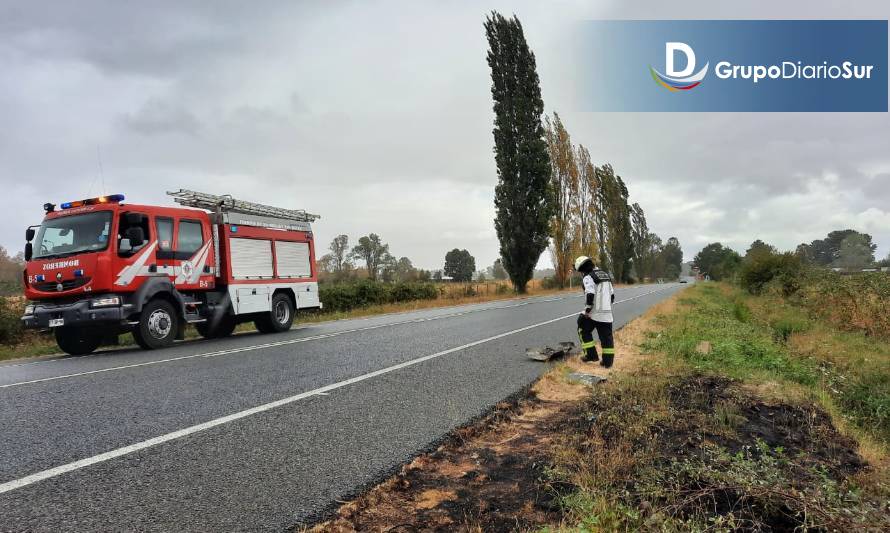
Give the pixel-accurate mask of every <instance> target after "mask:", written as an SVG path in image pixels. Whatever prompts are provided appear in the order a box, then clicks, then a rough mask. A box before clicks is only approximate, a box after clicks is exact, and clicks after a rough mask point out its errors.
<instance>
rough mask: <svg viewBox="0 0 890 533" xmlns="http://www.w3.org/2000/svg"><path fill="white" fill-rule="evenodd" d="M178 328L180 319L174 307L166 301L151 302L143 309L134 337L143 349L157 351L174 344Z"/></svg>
mask: <svg viewBox="0 0 890 533" xmlns="http://www.w3.org/2000/svg"><path fill="white" fill-rule="evenodd" d="M178 327H179V318H178V317H177V316H176V310H175V309H173V305H171V304H170V302H168V301H166V300H151V301H150V302H148V303H147V304H145V307H143V308H142V313H141V314H140V315H139V325H137V326H136V329H135V330H133V337H134V338H135V339H136V344H138V345H139V346H140V347H142V348H143V349H145V350H155V349H157V348H164V347H166V346H170V345H171V344H173V341H174V340H175V339H176V333H177V329H178Z"/></svg>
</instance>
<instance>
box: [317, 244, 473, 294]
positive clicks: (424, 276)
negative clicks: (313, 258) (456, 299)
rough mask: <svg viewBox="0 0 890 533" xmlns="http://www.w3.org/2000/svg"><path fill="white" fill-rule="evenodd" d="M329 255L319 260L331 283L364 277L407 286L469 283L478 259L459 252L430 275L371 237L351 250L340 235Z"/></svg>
mask: <svg viewBox="0 0 890 533" xmlns="http://www.w3.org/2000/svg"><path fill="white" fill-rule="evenodd" d="M328 249H329V250H330V252H328V253H326V254H325V255H323V256H322V257H321V259H319V260H318V268H319V269H320V270H321V271H322V272H324V273H326V274H327V277H329V278H330V279H331V280H332V281H344V280H347V279H354V278H357V277H361V276H362V275H363V274H364V276H366V277H367V278H369V279H371V280H374V281H378V280H379V281H386V282H406V281H429V280H442V279H444V277H446V276H447V277H448V278H451V279H452V280H454V281H470V280H472V279H473V276H474V274H475V272H476V259H475V258H474V257H473V256H472V255H470V252H468V251H467V250H459V249H457V248H455V249H453V250H451V251H450V252H448V253H447V254H445V266H444V268H442V269H441V270H437V271H434V272H431V271H429V270H423V269H419V268H415V267H414V264H413V263H412V262H411V260H410V259H408V258H407V257H400V258H398V259H396V257H395V256H394V255H392V254H391V253H390V252H389V244H387V243H385V242H383V240H382V239H381V238H380V236H379V235H377V234H376V233H371V234H369V235H366V236H364V237H361V238H359V240H358V244H356V245H355V246H353V247H352V248H350V247H349V237H348V236H347V235H337V236H336V237H334V239H333V240H332V241H331V244H330V246H329V247H328Z"/></svg>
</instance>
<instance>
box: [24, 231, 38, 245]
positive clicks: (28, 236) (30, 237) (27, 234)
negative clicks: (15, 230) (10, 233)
mask: <svg viewBox="0 0 890 533" xmlns="http://www.w3.org/2000/svg"><path fill="white" fill-rule="evenodd" d="M36 234H37V231H35V230H34V228H28V229H26V230H25V241H27V242H31V241H33V240H34V235H36Z"/></svg>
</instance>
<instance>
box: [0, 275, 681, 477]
mask: <svg viewBox="0 0 890 533" xmlns="http://www.w3.org/2000/svg"><path fill="white" fill-rule="evenodd" d="M664 290H667V287H666V288H662V289H658V290H655V291H652V292H647V293H645V294H640V295H638V296H634V297H632V298H627V299H625V300H620V301H617V302H615V303H616V304H618V303H622V302H628V301H630V300H635V299H637V298H642V297H643V296H648V295H649V294H653V293H656V292H661V291H664ZM577 314H578V312H577V311H575V312H573V313H569V314H567V315H564V316H561V317H557V318H553V319H550V320H545V321H544V322H538V323H537V324H532V325H530V326H525V327H521V328H518V329H514V330H512V331H507V332H505V333H500V334H498V335H493V336H491V337H487V338H485V339H480V340H477V341H473V342H469V343H467V344H464V345H462V346H456V347H454V348H449V349H447V350H442V351H441V352H436V353H434V354H430V355H424V356H423V357H418V358H416V359H411V360H410V361H405V362H403V363H399V364H396V365H392V366H388V367H386V368H381V369H380V370H375V371H373V372H368V373H367V374H362V375H360V376H356V377H354V378H349V379H346V380H343V381H338V382H336V383H331V384H330V385H325V386H324V387H319V388H317V389H313V390H311V391H308V392H302V393H300V394H295V395H293V396H288V397H287V398H282V399H281V400H276V401H274V402H269V403H266V404H263V405H258V406H256V407H252V408H250V409H245V410H244V411H239V412H237V413H233V414H230V415H227V416H223V417H220V418H215V419H213V420H210V421H208V422H204V423H202V424H196V425H194V426H190V427H187V428H183V429H180V430H177V431H173V432H171V433H167V434H166V435H160V436H158V437H154V438H151V439H148V440H144V441H142V442H137V443H135V444H130V445H129V446H123V447H121V448H117V449H115V450H111V451H108V452H105V453H100V454H99V455H94V456H92V457H87V458H86V459H81V460H79V461H74V462H71V463H68V464H64V465H60V466H57V467H54V468H50V469H48V470H43V471H41V472H36V473H34V474H31V475H28V476H25V477H22V478H19V479H14V480H12V481H7V482H6V483H3V484H2V485H0V494H3V493H5V492H9V491H11V490H15V489H20V488H22V487H26V486H28V485H31V484H34V483H37V482H39V481H43V480H46V479H49V478H53V477H56V476H60V475H62V474H66V473H68V472H73V471H75V470H80V469H81V468H86V467H88V466H91V465H94V464H97V463H102V462H105V461H108V460H110V459H115V458H117V457H122V456H124V455H128V454H131V453H133V452H138V451H139V450H144V449H146V448H151V447H152V446H157V445H158V444H163V443H165V442H169V441H171V440H174V439H178V438H181V437H185V436H188V435H192V434H194V433H198V432H200V431H205V430H208V429H211V428H215V427H217V426H221V425H223V424H228V423H229V422H234V421H236V420H240V419H242V418H246V417H248V416H252V415H255V414H259V413H263V412H266V411H270V410H272V409H275V408H277V407H281V406H284V405H287V404H290V403H293V402H296V401H299V400H303V399H305V398H309V397H310V396H315V395H322V396H324V395H326V394H327V393H329V392H330V391H333V390H336V389H340V388H342V387H346V386H348V385H353V384H355V383H359V382H361V381H365V380H367V379H371V378H375V377H377V376H382V375H383V374H388V373H390V372H394V371H396V370H401V369H403V368H408V367H410V366H414V365H417V364H420V363H423V362H424V361H429V360H430V359H435V358H437V357H442V356H443V355H448V354H451V353H454V352H459V351H461V350H466V349H467V348H472V347H474V346H478V345H480V344H484V343H487V342H491V341H494V340H498V339H502V338H504V337H508V336H510V335H515V334H516V333H521V332H523V331H528V330H530V329H534V328H537V327H540V326H546V325H547V324H552V323H554V322H559V321H560V320H564V319H566V318H570V317H573V316H577Z"/></svg>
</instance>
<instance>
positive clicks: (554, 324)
mask: <svg viewBox="0 0 890 533" xmlns="http://www.w3.org/2000/svg"><path fill="white" fill-rule="evenodd" d="M682 287H683V286H682V285H649V286H637V287H632V288H626V289H618V290H617V291H616V302H617V306H616V310H615V318H616V325H617V326H620V325H623V324H624V323H626V322H627V321H629V320H631V319H633V318H635V317H636V316H639V315H640V314H641V313H643V312H644V311H645V310H646V309H647V308H648V307H650V306H651V305H652V304H654V303H656V302H658V301H660V300H662V299H664V298H666V297H668V296H669V295H671V294H673V293H674V292H676V291H677V290H679V289H680V288H682ZM582 304H583V301H582V299H581V296H580V295H574V294H572V295H570V296H568V295H563V296H557V297H540V298H531V299H525V300H509V301H499V302H490V303H485V304H477V305H467V306H459V307H449V308H440V309H432V310H425V311H417V312H411V313H402V314H394V315H384V316H377V317H373V318H368V319H356V320H343V321H336V322H327V323H322V324H312V325H307V326H304V327H298V328H295V329H293V330H291V331H290V332H287V333H282V334H278V335H259V334H249V335H238V336H236V337H233V338H229V339H222V340H214V341H195V342H187V343H181V344H177V345H176V346H174V347H172V348H169V349H166V350H160V351H154V352H145V351H139V350H118V351H111V352H105V353H97V354H94V355H91V356H87V357H78V358H61V359H55V360H43V361H35V362H30V363H18V364H16V363H12V364H5V365H0V531H134V530H135V531H235V530H238V531H266V530H270V531H278V530H283V529H287V528H289V527H293V526H295V525H297V524H299V523H301V522H304V521H306V520H311V519H312V518H313V517H317V516H319V515H320V513H323V512H325V511H326V510H330V509H331V508H332V506H334V505H335V504H336V501H337V500H342V499H344V498H348V497H349V496H351V495H354V494H355V493H356V492H357V491H359V490H361V489H362V488H364V487H367V486H368V485H369V484H372V483H374V482H376V481H379V480H380V479H381V478H382V477H383V476H384V475H386V474H387V473H390V472H392V471H394V470H395V469H396V468H398V466H399V465H401V464H402V463H404V462H405V461H407V460H409V459H410V458H411V457H413V456H414V455H416V454H417V453H419V452H421V451H423V450H424V449H426V448H428V447H429V446H430V444H431V443H434V442H436V441H437V440H438V439H440V438H441V437H442V436H443V435H444V434H446V433H447V432H448V431H449V430H451V429H453V428H454V427H456V426H459V425H462V424H464V423H466V422H468V421H470V420H472V419H473V418H474V417H476V416H478V415H480V414H481V413H483V412H485V411H486V410H488V409H489V408H490V407H491V406H492V405H494V404H495V403H497V402H498V401H500V400H502V399H504V398H506V397H508V396H509V395H511V394H513V393H515V392H516V391H518V390H520V389H521V388H522V387H524V386H526V385H528V384H529V383H530V382H532V381H533V380H534V379H536V378H537V377H538V376H539V375H540V374H541V373H542V372H543V371H544V370H545V369H546V365H544V364H541V363H535V362H532V361H529V360H527V359H526V357H525V349H526V348H527V347H531V346H540V345H543V344H548V343H549V344H554V343H556V342H558V341H562V340H577V336H576V333H575V329H576V328H575V318H574V316H575V315H576V314H577V312H578V310H579V309H580V307H581V306H582ZM617 357H621V354H620V353H619V354H618V355H617ZM594 368H596V367H594Z"/></svg>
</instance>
